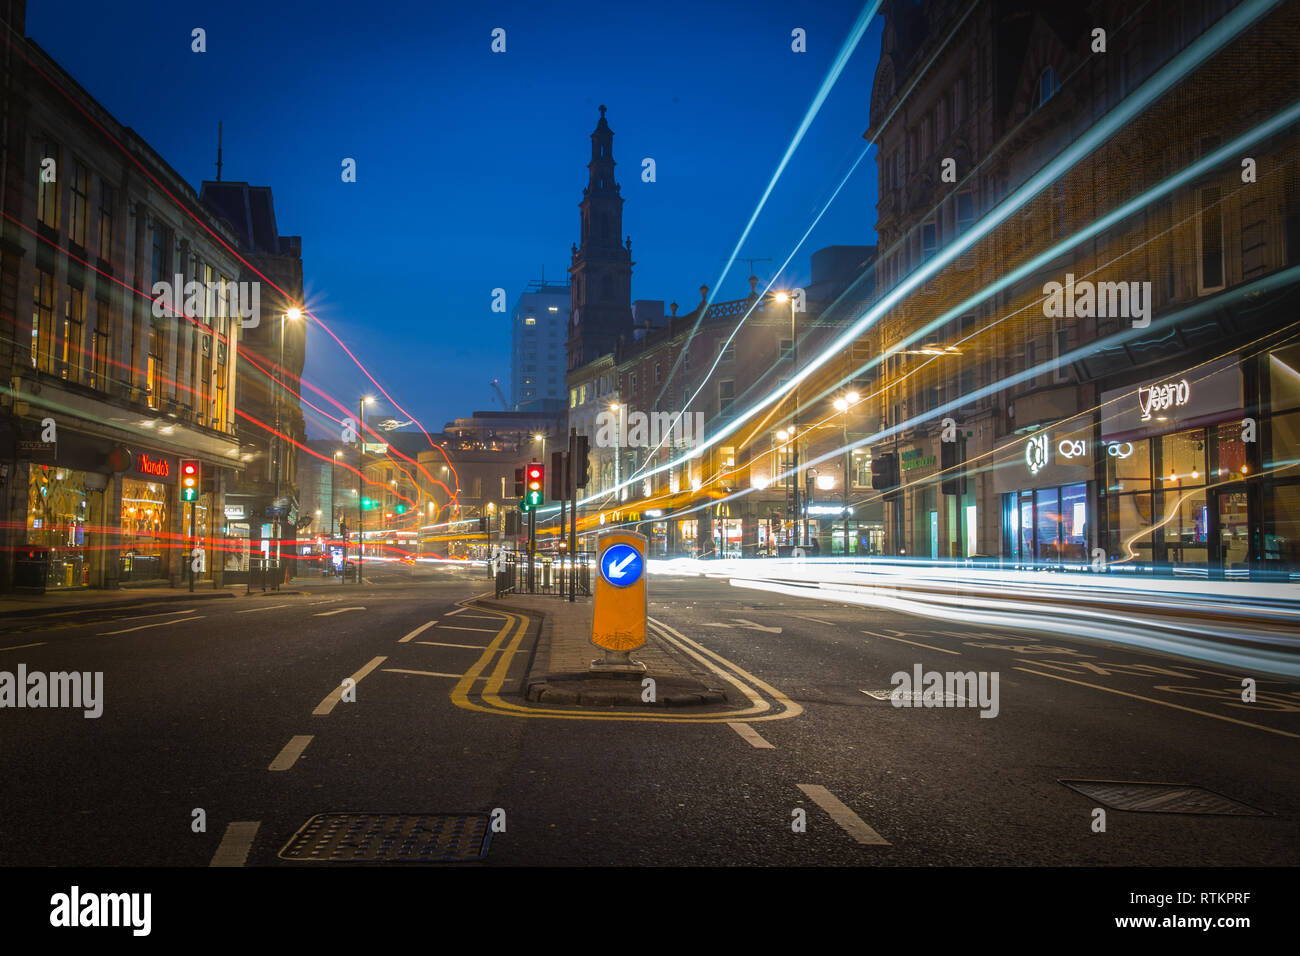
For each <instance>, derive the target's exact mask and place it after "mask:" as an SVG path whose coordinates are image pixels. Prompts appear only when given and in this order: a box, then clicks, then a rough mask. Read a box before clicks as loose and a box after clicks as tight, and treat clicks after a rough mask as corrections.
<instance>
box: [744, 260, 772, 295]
mask: <svg viewBox="0 0 1300 956" xmlns="http://www.w3.org/2000/svg"><path fill="white" fill-rule="evenodd" d="M736 258H737V259H744V260H745V261H746V262H748V263H749V277H750V278H751V279H752V278H754V263H755V262H771V261H772V260H771V259H759V258H746V257H745V256H737V257H736ZM750 285H751V286H752V285H753V283H752V282H751V283H750ZM750 291H753V290H752V289H751V290H750Z"/></svg>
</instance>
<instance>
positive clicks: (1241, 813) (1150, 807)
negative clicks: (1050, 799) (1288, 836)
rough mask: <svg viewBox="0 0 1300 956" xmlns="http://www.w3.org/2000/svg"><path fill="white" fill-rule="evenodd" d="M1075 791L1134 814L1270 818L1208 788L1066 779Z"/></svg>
mask: <svg viewBox="0 0 1300 956" xmlns="http://www.w3.org/2000/svg"><path fill="white" fill-rule="evenodd" d="M1060 782H1061V783H1063V784H1064V785H1065V786H1067V787H1069V788H1070V789H1071V790H1076V791H1078V792H1079V793H1081V794H1083V795H1084V796H1085V797H1090V798H1092V799H1093V800H1096V801H1097V802H1098V803H1100V804H1102V805H1103V806H1107V807H1110V808H1111V809H1113V810H1129V811H1131V812H1133V813H1203V814H1221V815H1229V816H1236V817H1267V816H1270V814H1269V813H1268V812H1267V811H1265V810H1257V809H1255V808H1254V807H1251V806H1247V805H1246V804H1244V803H1241V802H1239V801H1237V800H1232V799H1230V798H1228V797H1225V796H1224V795H1223V794H1221V793H1215V792H1214V791H1213V790H1206V789H1205V788H1204V787H1189V786H1187V785H1186V784H1182V783H1132V782H1128V781H1124V780H1062V781H1060Z"/></svg>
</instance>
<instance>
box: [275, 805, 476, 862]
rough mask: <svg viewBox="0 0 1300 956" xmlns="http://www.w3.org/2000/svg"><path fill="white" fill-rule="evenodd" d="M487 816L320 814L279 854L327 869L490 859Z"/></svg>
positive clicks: (470, 814) (304, 826)
mask: <svg viewBox="0 0 1300 956" xmlns="http://www.w3.org/2000/svg"><path fill="white" fill-rule="evenodd" d="M488 822H489V818H488V815H487V814H486V813H318V814H316V815H315V816H314V817H312V818H311V819H310V820H308V821H307V822H306V823H304V824H303V825H302V827H301V828H300V829H299V830H298V832H297V833H295V834H294V835H293V837H292V838H291V839H290V840H289V842H288V843H286V844H285V845H284V849H282V850H281V851H280V859H282V860H307V861H319V862H325V863H458V862H464V861H469V860H481V859H483V858H484V857H485V856H487V851H488V845H489V844H490V843H491V842H492V833H491V830H490V829H489V827H488Z"/></svg>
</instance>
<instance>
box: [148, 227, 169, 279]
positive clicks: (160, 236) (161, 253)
mask: <svg viewBox="0 0 1300 956" xmlns="http://www.w3.org/2000/svg"><path fill="white" fill-rule="evenodd" d="M171 245H172V243H171V232H170V230H169V229H168V228H167V227H166V226H163V225H157V224H155V225H154V227H153V281H154V282H170V281H171V279H172V277H171V276H170V275H169V274H168V273H170V272H171Z"/></svg>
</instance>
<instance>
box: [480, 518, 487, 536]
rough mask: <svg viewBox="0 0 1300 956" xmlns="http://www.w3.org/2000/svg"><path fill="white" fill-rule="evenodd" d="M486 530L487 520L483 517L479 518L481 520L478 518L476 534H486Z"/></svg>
mask: <svg viewBox="0 0 1300 956" xmlns="http://www.w3.org/2000/svg"><path fill="white" fill-rule="evenodd" d="M487 529H488V526H487V518H485V517H481V518H479V519H478V533H479V534H487Z"/></svg>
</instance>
